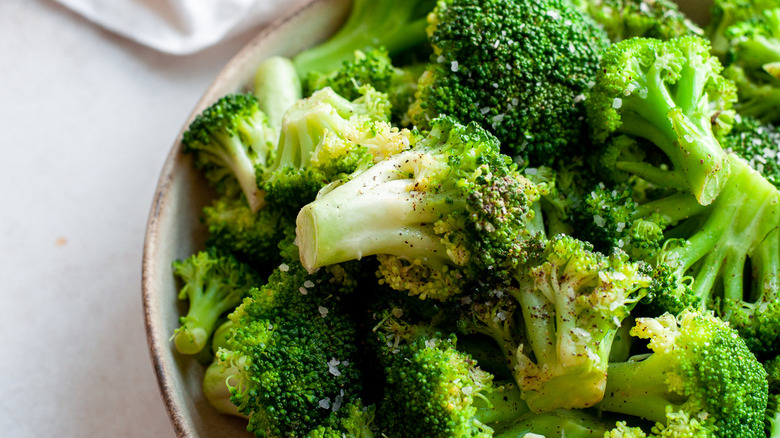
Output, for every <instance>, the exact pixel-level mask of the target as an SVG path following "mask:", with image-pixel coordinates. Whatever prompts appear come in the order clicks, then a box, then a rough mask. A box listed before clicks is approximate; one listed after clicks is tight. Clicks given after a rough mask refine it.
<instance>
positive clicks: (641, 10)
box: [572, 0, 704, 42]
mask: <svg viewBox="0 0 780 438" xmlns="http://www.w3.org/2000/svg"><path fill="white" fill-rule="evenodd" d="M572 2H573V3H574V5H575V6H576V8H577V9H578V10H579V11H581V12H583V13H585V14H588V15H589V16H591V17H593V19H594V20H595V21H596V22H597V23H598V24H599V25H600V26H601V27H602V28H603V29H604V31H605V32H607V35H608V36H609V39H610V40H611V41H613V42H617V41H622V40H625V39H630V38H633V37H647V38H657V39H661V40H668V39H672V38H676V37H680V36H685V35H698V36H703V35H704V30H702V29H701V27H699V26H698V25H696V24H695V23H693V22H692V21H691V20H690V19H688V17H687V16H686V15H685V14H684V13H683V12H682V11H680V8H679V6H677V3H675V2H674V1H672V0H572Z"/></svg>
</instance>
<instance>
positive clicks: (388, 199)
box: [296, 152, 457, 272]
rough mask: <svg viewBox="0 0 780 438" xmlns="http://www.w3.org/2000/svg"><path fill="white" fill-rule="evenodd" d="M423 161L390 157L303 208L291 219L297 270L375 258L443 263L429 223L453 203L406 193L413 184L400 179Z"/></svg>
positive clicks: (414, 157)
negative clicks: (298, 258)
mask: <svg viewBox="0 0 780 438" xmlns="http://www.w3.org/2000/svg"><path fill="white" fill-rule="evenodd" d="M423 158H424V156H423V155H421V154H419V153H413V152H405V153H401V154H398V155H395V156H393V157H392V158H390V159H387V160H384V161H381V162H379V163H377V164H376V165H374V166H373V167H371V168H369V169H367V170H366V171H365V172H361V173H360V174H358V175H357V176H356V177H355V178H353V179H352V180H349V181H348V182H346V183H344V184H342V185H340V186H338V187H336V188H335V189H333V190H332V191H330V192H328V195H327V199H324V200H323V199H318V200H315V201H314V202H312V203H310V204H308V205H306V206H304V207H303V208H302V209H301V211H300V213H299V214H298V218H297V221H296V222H297V228H296V233H297V235H298V244H299V248H300V256H301V263H302V264H303V266H304V267H306V269H307V270H309V271H310V272H312V271H313V270H315V269H316V268H318V267H320V266H326V265H330V264H334V263H341V262H344V261H347V260H354V259H360V258H361V257H365V256H369V255H375V254H390V255H403V256H406V257H410V258H422V259H425V260H426V263H427V264H429V265H432V266H435V265H436V264H437V263H440V264H442V265H443V264H445V263H447V261H448V260H449V259H448V257H447V250H446V248H445V246H444V245H443V244H442V243H441V241H440V239H439V238H437V237H436V235H435V234H434V230H433V225H432V224H433V223H434V222H435V221H436V220H437V219H439V217H440V216H441V215H442V214H444V213H445V212H446V209H453V210H454V209H456V208H457V203H455V202H449V201H450V200H449V198H447V197H446V196H444V195H441V196H439V195H432V194H425V195H422V194H419V196H418V194H416V192H415V191H410V190H409V188H410V186H412V185H413V184H414V180H412V179H407V178H406V177H405V176H406V175H407V174H408V173H409V172H410V171H411V169H412V168H413V167H415V166H417V165H420V164H422V163H421V160H423ZM366 224H371V226H370V227H366ZM345 230H348V231H345Z"/></svg>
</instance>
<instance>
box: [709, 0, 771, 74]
mask: <svg viewBox="0 0 780 438" xmlns="http://www.w3.org/2000/svg"><path fill="white" fill-rule="evenodd" d="M776 7H777V1H776V0H714V1H713V2H712V7H711V10H710V21H709V23H708V24H707V26H706V28H705V31H706V36H707V38H708V39H709V40H710V41H712V52H713V53H714V54H715V55H717V56H718V57H720V58H721V59H723V60H725V58H726V54H727V52H728V50H729V47H730V37H729V36H728V35H727V32H728V29H729V28H731V27H732V26H733V25H735V24H737V23H740V22H743V21H746V20H750V19H751V18H753V17H756V16H758V15H760V14H761V13H762V11H765V10H767V9H773V8H776Z"/></svg>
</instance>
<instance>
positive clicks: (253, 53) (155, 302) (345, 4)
mask: <svg viewBox="0 0 780 438" xmlns="http://www.w3.org/2000/svg"><path fill="white" fill-rule="evenodd" d="M349 3H350V2H349V1H347V0H312V1H310V2H309V3H308V4H306V5H305V6H304V7H303V8H301V9H300V10H298V11H297V12H295V13H294V14H292V15H290V16H287V17H284V18H282V19H281V20H279V21H277V22H275V23H274V24H272V25H270V26H269V27H267V28H265V29H264V30H263V32H262V33H260V34H259V35H257V37H255V38H254V39H253V40H252V41H251V42H250V43H249V44H248V45H247V46H246V47H245V48H244V49H242V50H241V51H240V52H239V53H238V54H237V55H236V56H235V57H234V58H233V59H232V60H231V61H230V62H229V63H228V64H227V66H225V68H224V69H223V70H222V72H221V73H220V74H219V75H218V76H217V78H216V80H215V81H214V83H213V84H212V85H211V86H210V87H209V89H208V90H207V91H206V93H205V94H204V95H203V97H202V98H201V99H200V101H199V102H198V104H197V106H196V107H195V108H194V109H193V111H192V113H191V114H190V116H189V118H188V120H187V121H186V122H185V123H184V124H183V127H182V130H181V132H180V133H179V137H181V134H182V132H183V131H184V130H185V129H186V127H187V126H189V124H190V122H191V121H192V120H193V119H194V118H195V116H196V115H197V114H199V113H200V112H201V111H203V110H204V109H205V108H206V107H208V106H209V105H210V104H211V103H213V102H214V101H216V100H217V99H218V98H220V97H222V96H224V95H225V94H228V93H231V92H236V91H241V90H242V89H244V88H246V86H247V84H249V83H250V82H251V80H252V77H253V75H254V72H255V68H256V67H257V65H258V64H259V63H260V62H261V61H263V60H264V59H266V58H268V57H270V56H273V55H287V56H290V55H293V54H295V53H297V52H299V51H301V50H302V49H304V48H306V47H309V46H311V45H314V44H315V43H317V42H319V41H321V40H323V39H325V38H326V37H327V36H328V35H330V34H332V33H333V32H334V31H335V30H336V29H337V28H338V27H339V25H340V24H341V23H342V22H343V20H344V18H345V16H346V13H347V12H348V10H349ZM679 3H680V4H681V8H682V9H683V10H684V11H685V12H687V13H688V14H689V15H690V16H691V17H692V18H693V19H694V20H695V21H698V22H702V20H705V19H706V17H707V13H708V9H709V5H710V4H711V0H695V1H680V2H679ZM211 195H212V191H211V189H210V188H209V187H208V186H207V184H206V182H205V180H204V179H203V177H202V176H201V175H200V173H199V172H198V171H196V170H195V168H194V166H193V165H192V162H191V157H190V156H189V155H183V154H182V153H181V143H179V142H178V141H177V142H176V143H175V144H174V145H173V148H172V149H171V152H170V153H169V155H168V158H167V160H166V161H165V165H164V167H163V170H162V174H161V176H160V180H159V182H158V184H157V189H156V192H155V197H154V203H153V205H152V209H151V213H150V216H149V220H148V224H147V232H146V241H145V245H144V259H143V304H144V311H145V318H146V330H147V338H148V343H149V352H150V354H151V358H152V362H153V364H154V369H155V373H156V374H157V380H158V382H159V385H160V391H161V393H162V396H163V400H164V402H165V407H166V409H167V411H168V414H169V416H170V418H171V422H172V423H173V426H174V430H175V431H176V434H177V435H178V436H180V437H226V436H248V435H249V434H248V433H247V432H246V421H245V420H242V419H238V418H234V417H230V416H226V415H222V414H219V413H218V412H217V411H216V410H214V409H213V408H212V407H211V405H209V403H208V401H207V400H206V399H205V398H204V396H203V392H202V390H201V381H202V379H203V373H204V371H205V367H204V366H203V365H201V364H200V363H198V362H196V361H195V360H194V359H192V358H190V357H186V356H183V355H180V354H178V353H177V352H176V351H175V349H174V347H173V344H172V343H171V341H170V338H171V335H172V334H173V331H174V330H175V329H176V327H177V326H178V319H179V316H180V315H182V314H183V313H184V312H185V311H186V308H184V307H182V303H181V302H180V301H179V300H178V299H177V290H176V285H175V283H174V277H173V273H172V272H171V262H172V261H173V260H176V259H181V258H185V257H188V256H189V255H191V254H193V253H194V252H195V251H196V250H197V249H199V248H201V247H202V246H203V242H204V240H205V234H206V233H205V230H204V229H203V227H202V225H201V224H200V222H199V220H198V218H199V215H200V212H201V209H202V208H203V206H204V205H206V203H207V202H208V201H209V200H210V199H211Z"/></svg>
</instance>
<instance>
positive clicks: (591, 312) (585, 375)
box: [509, 235, 651, 412]
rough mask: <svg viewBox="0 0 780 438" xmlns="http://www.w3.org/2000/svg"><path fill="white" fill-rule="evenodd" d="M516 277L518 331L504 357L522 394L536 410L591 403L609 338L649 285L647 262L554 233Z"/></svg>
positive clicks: (599, 386)
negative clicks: (601, 250) (512, 351)
mask: <svg viewBox="0 0 780 438" xmlns="http://www.w3.org/2000/svg"><path fill="white" fill-rule="evenodd" d="M516 277H517V278H518V282H519V285H518V287H517V288H516V289H510V290H509V292H510V293H511V294H512V295H513V296H514V298H515V299H516V300H517V302H518V305H519V306H518V307H519V309H520V311H521V312H522V324H523V333H524V335H523V342H522V343H521V344H520V346H519V348H518V350H517V351H516V352H515V354H514V356H513V357H510V360H511V361H512V369H513V373H514V376H515V380H516V381H517V382H518V385H519V386H520V388H521V389H522V390H523V392H524V399H525V400H526V402H528V405H529V406H530V407H531V409H532V410H534V411H535V412H544V411H550V410H553V409H558V408H564V409H571V408H586V407H589V406H592V405H594V404H595V403H596V402H598V401H599V400H600V399H601V397H602V395H603V392H604V385H605V383H606V369H607V363H608V361H609V355H610V350H611V346H612V342H613V340H614V337H615V335H616V333H617V331H618V329H619V328H620V326H621V324H622V321H623V320H624V319H625V318H627V317H628V316H629V313H630V312H631V310H632V309H633V308H634V306H636V304H637V302H638V301H639V300H640V299H641V298H642V297H643V296H644V294H645V293H646V288H647V287H648V286H649V285H650V284H651V283H650V281H651V280H650V277H649V275H648V270H647V268H646V267H645V266H644V265H643V264H641V263H634V262H631V261H629V260H628V257H627V256H626V255H625V253H622V252H620V251H619V250H617V251H615V252H614V253H613V254H612V255H611V256H609V257H607V256H604V255H602V254H600V253H597V252H594V251H593V248H592V246H591V245H590V244H588V243H587V242H583V241H580V240H577V239H574V238H572V237H570V236H566V235H559V236H555V237H553V238H551V239H550V241H549V242H548V244H547V248H546V251H545V252H544V254H543V256H542V257H541V260H540V263H538V264H532V265H530V266H523V267H521V268H520V269H518V272H517V274H516ZM524 347H525V348H527V349H529V350H525V349H524Z"/></svg>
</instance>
